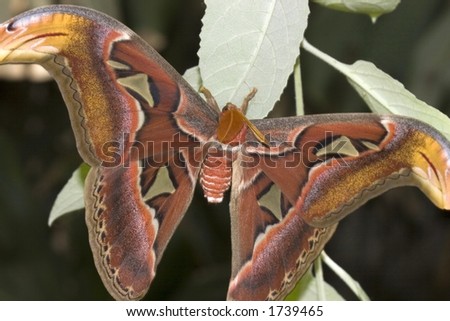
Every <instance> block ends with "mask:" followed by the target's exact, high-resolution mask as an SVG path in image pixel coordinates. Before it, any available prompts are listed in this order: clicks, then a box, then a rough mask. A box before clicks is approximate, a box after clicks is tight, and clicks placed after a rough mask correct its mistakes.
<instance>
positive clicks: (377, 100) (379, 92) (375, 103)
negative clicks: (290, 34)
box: [303, 41, 450, 140]
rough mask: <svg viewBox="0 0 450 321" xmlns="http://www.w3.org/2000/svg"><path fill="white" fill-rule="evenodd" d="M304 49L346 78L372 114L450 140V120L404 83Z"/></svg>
mask: <svg viewBox="0 0 450 321" xmlns="http://www.w3.org/2000/svg"><path fill="white" fill-rule="evenodd" d="M303 48H305V50H307V51H309V52H311V53H312V54H314V55H315V56H317V57H318V58H320V59H322V60H323V61H325V62H327V63H328V64H330V65H331V66H333V67H334V68H336V69H337V70H338V71H340V72H341V73H342V74H344V75H345V76H346V77H347V80H348V81H349V82H350V84H351V85H352V86H353V87H354V88H355V90H356V91H357V92H358V94H359V95H360V96H361V97H362V99H364V101H365V102H366V103H367V105H368V106H369V108H370V109H371V110H372V111H374V112H376V113H379V114H396V115H403V116H407V117H411V118H415V119H418V120H420V121H423V122H425V123H427V124H429V125H431V126H433V127H434V128H436V129H437V130H439V131H440V132H441V133H442V134H443V135H444V136H445V137H446V138H447V139H449V140H450V119H449V118H448V117H447V115H445V114H443V113H442V112H440V111H439V110H438V109H436V108H434V107H432V106H430V105H428V104H427V103H425V102H423V101H421V100H420V99H418V98H416V96H414V95H413V94H412V93H411V92H410V91H408V90H407V89H406V88H405V87H404V86H403V84H402V83H400V82H399V81H397V80H395V79H394V78H392V77H391V76H389V75H388V74H386V73H385V72H383V71H382V70H380V69H378V68H377V67H376V66H375V65H374V64H373V63H371V62H367V61H362V60H359V61H356V62H355V63H354V64H352V65H347V64H344V63H341V62H339V61H337V60H336V59H334V58H332V57H330V56H328V55H327V54H325V53H323V52H321V51H320V50H318V49H317V48H315V47H313V46H312V45H311V44H309V43H308V42H307V41H304V42H303Z"/></svg>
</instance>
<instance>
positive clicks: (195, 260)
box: [0, 0, 450, 300]
mask: <svg viewBox="0 0 450 321" xmlns="http://www.w3.org/2000/svg"><path fill="white" fill-rule="evenodd" d="M50 3H55V1H50V0H34V1H33V0H29V1H24V0H10V1H6V0H0V18H1V20H2V21H3V20H6V19H7V18H8V17H9V16H12V15H15V14H17V13H18V12H20V11H23V10H26V9H29V8H31V7H34V6H38V5H43V4H50ZM58 3H71V4H79V5H85V6H89V7H93V8H95V9H97V10H101V11H103V12H106V13H108V14H110V15H113V16H115V17H116V18H118V19H120V20H121V21H123V22H124V23H125V24H127V25H128V26H130V27H131V28H132V29H134V30H135V31H136V32H138V33H139V34H140V35H142V36H143V37H144V38H145V39H146V40H147V41H148V42H150V43H151V44H152V45H153V46H155V47H156V48H158V50H159V51H160V52H161V54H162V55H163V56H164V57H165V58H166V59H167V60H168V61H169V62H170V63H171V64H172V65H173V66H174V67H175V68H176V69H177V70H178V71H180V72H181V73H183V72H184V70H185V69H186V68H188V67H191V66H194V65H196V64H197V56H196V52H197V50H198V45H199V36H198V35H199V32H200V28H201V23H200V19H201V17H202V15H203V11H204V4H203V2H202V1H201V0H187V1H181V0H151V1H142V0H141V1H140V0H127V1H124V0H122V1H120V0H114V1H111V0H102V1H98V0H96V1H87V0H85V1H81V0H80V1H59V2H58ZM449 25H450V5H449V3H448V1H445V0H429V1H421V0H408V1H403V2H401V4H400V5H399V7H398V8H397V9H396V10H395V11H394V12H393V13H391V14H388V15H386V16H383V17H381V18H380V19H379V21H378V22H377V23H376V24H372V23H371V22H370V19H369V18H367V17H364V16H361V15H352V14H346V13H341V12H336V11H331V10H327V9H324V8H322V7H320V6H318V5H314V4H311V15H310V18H309V27H308V30H307V33H306V37H307V38H308V40H309V41H310V42H311V43H312V44H313V45H315V46H317V47H318V48H320V49H321V50H323V51H325V52H327V53H328V54H330V55H331V56H333V57H335V58H336V59H338V60H340V61H344V62H348V63H352V62H353V61H355V60H357V59H365V60H369V61H372V62H374V63H375V64H376V65H377V66H378V67H380V68H381V69H382V70H384V71H385V72H387V73H389V74H390V75H391V76H393V77H394V78H396V79H398V80H399V81H401V82H403V83H404V84H405V86H406V87H407V88H408V89H410V90H412V91H413V93H415V94H416V95H417V96H418V97H419V98H421V99H423V100H425V101H426V102H427V103H429V104H431V105H434V106H435V107H438V108H440V109H441V110H442V111H443V112H444V113H446V114H447V115H448V114H450V110H449V102H450V90H449V87H450V77H449V73H450V68H449V63H450V39H449V37H448V28H449ZM301 59H302V70H303V77H304V79H303V82H304V86H305V88H304V92H305V102H306V104H305V105H306V112H307V113H322V112H349V111H367V109H366V108H365V106H364V104H363V102H362V100H361V99H360V98H359V97H358V96H357V94H356V93H355V92H353V91H352V89H351V88H350V86H349V85H348V84H347V83H346V81H345V80H344V79H343V77H342V76H341V75H339V74H338V73H336V72H335V71H334V70H332V69H331V68H329V67H328V66H326V65H325V64H322V63H320V62H319V61H318V60H317V59H315V58H314V57H311V56H308V55H307V54H303V55H302V57H301ZM8 72H9V71H8ZM8 72H7V71H6V69H3V67H2V68H0V75H2V77H3V78H4V76H7V73H8ZM19 77H20V75H19ZM24 77H28V76H27V75H26V74H24V75H23V77H22V78H24ZM15 78H16V79H17V75H16V77H15ZM27 79H29V78H24V79H23V80H22V81H17V80H16V81H7V80H3V81H1V82H0V103H1V108H0V150H1V155H2V157H1V158H0V257H1V259H0V299H3V300H96V299H110V297H109V295H108V294H107V293H106V290H105V289H104V287H103V285H102V283H101V281H100V278H99V276H98V274H97V272H96V270H95V267H94V264H93V260H92V255H91V252H90V249H89V245H88V239H87V230H86V227H85V224H84V217H83V213H82V212H78V213H73V214H70V215H67V216H65V217H63V218H60V219H58V220H57V221H56V222H55V224H54V226H52V227H51V228H49V227H48V226H47V219H48V214H49V212H50V208H51V206H52V203H53V201H54V199H55V197H56V194H57V193H58V191H59V190H60V189H61V187H62V186H63V185H64V184H65V182H66V181H67V179H68V178H69V177H70V176H71V174H72V172H73V170H75V169H76V168H77V167H78V165H79V164H80V162H81V159H80V157H79V156H78V153H77V151H76V147H75V142H74V139H73V134H72V130H71V127H70V122H69V118H68V117H67V111H66V109H65V106H64V104H63V101H62V99H61V96H60V94H59V91H58V89H57V86H56V84H55V83H54V82H52V81H50V82H33V81H30V80H27ZM293 106H294V104H293V95H292V84H290V87H289V88H287V90H286V91H285V95H284V96H283V98H282V100H281V101H280V102H279V103H278V105H277V108H276V111H274V112H273V113H272V114H273V115H277V116H280V115H286V114H292V113H294V108H293ZM197 194H198V195H196V197H195V198H194V201H193V203H192V204H191V206H190V209H189V211H188V213H187V214H186V216H185V219H184V220H183V221H182V223H181V225H180V227H179V228H178V230H177V231H176V233H175V235H174V238H173V240H172V241H171V243H170V244H169V246H168V249H167V251H166V253H165V255H164V257H163V259H162V262H161V264H160V265H159V268H158V273H157V276H156V278H155V281H154V283H153V285H152V287H151V290H150V292H149V294H148V296H147V298H148V299H158V300H178V299H184V300H196V299H205V300H214V299H224V298H225V295H226V289H227V286H228V279H229V273H230V261H229V260H230V257H231V253H230V230H229V213H228V206H227V202H226V200H225V201H224V203H223V204H221V205H208V204H206V201H205V200H204V199H203V197H202V196H201V194H200V193H197ZM449 231H450V215H449V214H448V213H445V212H442V211H439V210H438V209H436V208H435V207H434V206H433V205H432V204H431V203H430V202H429V201H428V200H427V199H426V198H425V196H423V195H422V194H421V193H420V192H418V191H417V190H416V189H412V188H401V189H396V190H393V191H390V192H388V193H386V194H384V195H382V196H381V197H378V198H376V199H375V200H372V201H370V202H369V203H368V204H367V205H365V206H364V207H362V208H361V209H360V210H358V211H357V212H355V213H354V214H352V215H350V216H349V217H348V218H347V219H345V220H344V221H343V222H342V224H341V225H340V227H339V228H338V231H337V233H336V235H335V237H334V238H333V239H332V241H331V242H330V243H329V245H328V246H327V252H328V254H330V256H331V257H332V258H333V259H334V260H335V261H336V262H338V263H339V264H340V265H341V266H343V267H344V268H345V269H346V270H347V271H348V272H349V273H350V274H351V275H352V276H353V277H354V278H355V279H356V280H358V281H359V282H360V283H361V285H362V286H363V288H364V289H365V290H366V292H367V293H368V294H369V295H370V296H371V298H372V299H376V300H395V299H403V300H418V299H436V300H449V299H450V273H449V272H448V271H450V233H449ZM325 277H326V278H327V279H330V280H331V281H330V282H331V283H332V284H333V281H334V280H333V276H332V275H331V274H330V273H329V272H327V271H325ZM333 285H335V286H336V288H337V289H338V290H339V291H340V292H341V293H343V294H344V295H345V294H346V290H345V289H341V284H340V283H339V282H337V281H336V283H335V284H333ZM348 298H350V299H352V297H351V295H349V296H348Z"/></svg>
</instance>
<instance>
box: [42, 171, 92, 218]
mask: <svg viewBox="0 0 450 321" xmlns="http://www.w3.org/2000/svg"><path fill="white" fill-rule="evenodd" d="M89 169H90V167H89V165H87V164H84V163H83V164H81V165H80V167H78V168H77V170H75V172H73V174H72V177H71V178H70V179H69V180H68V181H67V183H66V185H65V186H64V187H63V189H62V190H61V191H60V192H59V194H58V196H57V197H56V200H55V203H54V204H53V207H52V210H51V211H50V216H49V218H48V225H50V226H51V225H52V224H53V222H54V221H55V220H56V219H57V218H59V217H60V216H63V215H64V214H67V213H70V212H74V211H77V210H80V209H82V208H84V181H85V180H86V176H87V174H88V172H89Z"/></svg>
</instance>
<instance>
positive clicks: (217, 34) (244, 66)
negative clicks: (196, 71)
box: [198, 0, 309, 118]
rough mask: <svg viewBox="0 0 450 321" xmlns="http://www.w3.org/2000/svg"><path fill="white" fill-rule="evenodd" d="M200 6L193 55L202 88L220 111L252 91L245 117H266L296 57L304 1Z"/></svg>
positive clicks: (305, 7)
mask: <svg viewBox="0 0 450 321" xmlns="http://www.w3.org/2000/svg"><path fill="white" fill-rule="evenodd" d="M205 3H206V12H205V16H204V18H203V20H202V22H203V28H202V32H201V34H200V38H201V43H200V50H199V52H198V55H199V58H200V62H199V67H200V72H201V76H202V79H203V85H204V86H205V87H206V88H208V89H209V90H210V91H211V92H212V94H213V95H214V96H215V98H216V100H217V102H218V103H219V106H224V105H225V104H226V103H227V102H233V103H235V104H237V105H239V104H240V103H241V102H242V100H243V98H244V97H245V96H246V95H247V94H248V93H249V92H250V89H251V88H253V87H256V88H257V89H258V93H257V95H256V96H255V98H254V99H253V100H252V102H251V104H250V106H249V109H248V112H247V116H248V117H249V118H263V117H265V116H266V115H267V114H268V113H269V112H270V111H271V109H272V108H273V106H274V104H275V102H276V101H277V100H279V98H280V95H281V93H282V91H283V89H284V87H285V86H286V84H287V80H288V78H289V75H290V74H291V73H292V70H293V67H294V63H295V60H296V58H297V56H298V55H299V46H300V43H301V41H302V39H303V33H304V30H305V29H306V25H307V18H308V14H309V8H308V1H298V0H268V1H241V0H229V1H211V0H207V1H205Z"/></svg>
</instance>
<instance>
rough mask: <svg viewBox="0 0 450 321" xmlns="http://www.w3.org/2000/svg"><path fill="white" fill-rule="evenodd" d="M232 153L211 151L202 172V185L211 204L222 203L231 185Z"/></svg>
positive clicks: (204, 193) (218, 150) (214, 149)
mask: <svg viewBox="0 0 450 321" xmlns="http://www.w3.org/2000/svg"><path fill="white" fill-rule="evenodd" d="M232 162H233V160H232V153H231V152H227V151H224V150H223V149H222V148H221V147H219V148H215V147H214V148H213V150H211V149H209V150H208V154H207V155H206V157H205V160H204V162H203V165H202V168H201V170H200V185H201V186H202V188H203V195H205V197H206V199H207V200H208V202H209V203H220V202H222V200H223V194H224V193H225V192H226V191H227V190H228V188H229V187H230V184H231V166H232Z"/></svg>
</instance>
